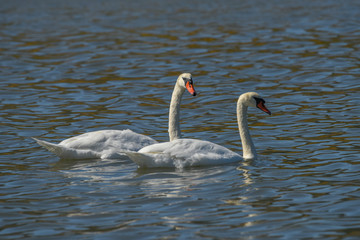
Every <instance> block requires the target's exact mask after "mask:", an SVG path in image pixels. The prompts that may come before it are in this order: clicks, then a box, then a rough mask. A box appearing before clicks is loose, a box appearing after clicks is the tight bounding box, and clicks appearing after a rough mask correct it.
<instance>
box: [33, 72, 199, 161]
mask: <svg viewBox="0 0 360 240" xmlns="http://www.w3.org/2000/svg"><path fill="white" fill-rule="evenodd" d="M186 89H187V90H188V91H189V92H190V94H191V95H193V96H196V91H195V89H194V85H193V81H192V76H191V74H190V73H183V74H181V75H180V76H179V77H178V79H177V81H176V84H175V87H174V90H173V94H172V98H171V103H170V111H169V130H168V131H169V136H170V140H173V139H177V138H179V137H180V136H181V131H180V124H179V113H180V103H181V98H182V95H183V93H184V92H185V90H186ZM33 139H34V140H35V141H36V142H37V143H38V144H39V145H41V146H43V147H45V148H46V149H48V150H49V151H50V152H52V153H54V154H55V155H57V156H58V157H59V158H61V159H98V158H101V159H111V158H120V157H122V156H126V155H125V153H124V152H125V151H138V150H139V149H141V148H143V147H145V146H148V145H151V144H156V143H157V141H155V140H154V139H152V138H150V137H148V136H145V135H142V134H139V133H136V132H133V131H131V130H129V129H126V130H100V131H93V132H88V133H84V134H81V135H79V136H75V137H72V138H69V139H65V140H63V141H62V142H60V143H59V144H54V143H50V142H46V141H43V140H39V139H36V138H33Z"/></svg>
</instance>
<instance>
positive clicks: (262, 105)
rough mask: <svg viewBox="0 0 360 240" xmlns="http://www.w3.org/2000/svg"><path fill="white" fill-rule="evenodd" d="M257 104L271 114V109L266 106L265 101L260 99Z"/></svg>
mask: <svg viewBox="0 0 360 240" xmlns="http://www.w3.org/2000/svg"><path fill="white" fill-rule="evenodd" d="M256 106H257V107H258V108H260V109H261V110H262V111H264V112H266V113H267V114H269V115H271V112H270V110H269V109H267V108H266V107H265V103H264V101H259V102H258V104H257V105H256Z"/></svg>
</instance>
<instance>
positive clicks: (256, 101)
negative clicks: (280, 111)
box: [239, 92, 271, 115]
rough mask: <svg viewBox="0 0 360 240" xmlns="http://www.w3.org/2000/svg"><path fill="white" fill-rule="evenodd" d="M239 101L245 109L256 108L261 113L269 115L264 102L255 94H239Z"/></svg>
mask: <svg viewBox="0 0 360 240" xmlns="http://www.w3.org/2000/svg"><path fill="white" fill-rule="evenodd" d="M239 101H240V102H241V103H242V104H244V105H245V106H247V107H256V108H259V109H260V110H261V111H263V112H266V113H267V114H269V115H271V112H270V110H269V109H267V108H266V106H265V100H264V99H263V98H262V97H261V96H260V95H259V94H258V93H256V92H247V93H244V94H241V95H240V97H239Z"/></svg>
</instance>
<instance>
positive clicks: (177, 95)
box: [168, 83, 185, 141]
mask: <svg viewBox="0 0 360 240" xmlns="http://www.w3.org/2000/svg"><path fill="white" fill-rule="evenodd" d="M184 91H185V89H184V88H181V87H180V86H179V85H178V83H176V84H175V87H174V91H173V93H172V96H171V102H170V110H169V130H168V131H169V137H170V141H172V140H175V139H178V138H181V130H180V103H181V97H182V95H183V93H184Z"/></svg>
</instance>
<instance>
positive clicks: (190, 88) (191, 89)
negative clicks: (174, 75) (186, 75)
mask: <svg viewBox="0 0 360 240" xmlns="http://www.w3.org/2000/svg"><path fill="white" fill-rule="evenodd" d="M186 89H187V90H188V91H189V93H190V94H191V95H193V96H196V91H195V88H194V84H192V83H191V82H190V81H188V82H186Z"/></svg>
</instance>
